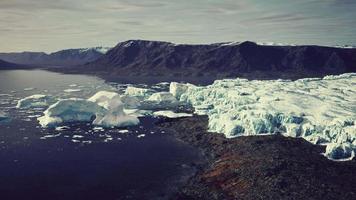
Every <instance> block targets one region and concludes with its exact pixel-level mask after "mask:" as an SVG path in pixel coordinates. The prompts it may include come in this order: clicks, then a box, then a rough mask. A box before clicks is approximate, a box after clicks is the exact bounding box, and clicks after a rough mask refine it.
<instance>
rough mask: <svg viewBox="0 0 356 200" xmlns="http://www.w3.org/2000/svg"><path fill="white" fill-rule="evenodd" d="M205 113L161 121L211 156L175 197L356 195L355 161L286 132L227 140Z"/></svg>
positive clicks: (306, 197) (187, 141) (262, 197)
mask: <svg viewBox="0 0 356 200" xmlns="http://www.w3.org/2000/svg"><path fill="white" fill-rule="evenodd" d="M207 124H208V119H207V117H206V116H195V117H192V118H182V119H176V120H169V121H163V122H161V123H159V124H158V125H159V126H160V127H161V128H162V129H166V130H169V132H172V133H173V134H174V135H175V137H177V138H179V139H180V140H183V141H184V142H186V143H189V144H191V145H193V146H196V147H198V148H199V149H200V150H201V151H202V152H203V153H204V155H205V157H206V158H207V159H208V162H207V163H205V164H201V166H200V170H199V171H198V172H197V174H196V175H195V176H194V177H192V178H191V179H190V180H189V182H188V183H187V184H186V186H185V187H184V188H182V189H181V190H180V192H179V194H177V195H176V196H175V197H174V199H356V161H355V160H352V161H346V162H335V161H331V160H328V159H327V158H326V157H324V156H323V155H321V153H322V152H324V148H325V147H323V146H317V145H313V144H310V143H308V142H307V141H305V140H303V139H301V138H288V137H284V136H281V135H271V136H249V137H238V138H234V139H226V138H225V137H224V136H223V135H222V134H217V133H208V132H207Z"/></svg>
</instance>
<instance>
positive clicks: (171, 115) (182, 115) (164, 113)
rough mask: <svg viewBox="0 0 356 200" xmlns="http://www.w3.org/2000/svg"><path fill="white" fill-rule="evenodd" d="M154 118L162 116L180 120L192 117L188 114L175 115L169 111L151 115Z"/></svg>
mask: <svg viewBox="0 0 356 200" xmlns="http://www.w3.org/2000/svg"><path fill="white" fill-rule="evenodd" d="M153 115H154V116H163V117H168V118H182V117H192V116H193V115H192V114H189V113H175V112H173V111H170V110H163V111H157V112H154V113H153Z"/></svg>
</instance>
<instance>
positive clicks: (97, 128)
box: [93, 126, 105, 132]
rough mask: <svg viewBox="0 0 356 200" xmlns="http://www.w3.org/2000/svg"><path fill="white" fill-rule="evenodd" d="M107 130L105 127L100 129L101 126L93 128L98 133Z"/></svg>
mask: <svg viewBox="0 0 356 200" xmlns="http://www.w3.org/2000/svg"><path fill="white" fill-rule="evenodd" d="M104 130H105V129H104V128H103V127H99V126H96V127H94V128H93V131H94V132H98V131H104Z"/></svg>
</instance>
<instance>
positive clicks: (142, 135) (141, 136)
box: [137, 134, 146, 138]
mask: <svg viewBox="0 0 356 200" xmlns="http://www.w3.org/2000/svg"><path fill="white" fill-rule="evenodd" d="M145 136H146V135H145V134H140V135H137V138H143V137H145Z"/></svg>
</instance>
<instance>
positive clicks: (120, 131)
mask: <svg viewBox="0 0 356 200" xmlns="http://www.w3.org/2000/svg"><path fill="white" fill-rule="evenodd" d="M118 132H119V133H129V132H130V131H129V130H119V131H118Z"/></svg>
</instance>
